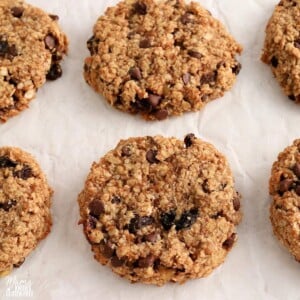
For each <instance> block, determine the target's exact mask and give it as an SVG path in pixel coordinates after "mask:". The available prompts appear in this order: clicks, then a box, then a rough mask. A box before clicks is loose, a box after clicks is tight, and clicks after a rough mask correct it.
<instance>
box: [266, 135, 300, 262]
mask: <svg viewBox="0 0 300 300" xmlns="http://www.w3.org/2000/svg"><path fill="white" fill-rule="evenodd" d="M269 190H270V195H271V196H272V198H273V202H272V204H271V208H270V218H271V222H272V225H273V232H274V234H275V235H276V237H277V238H278V239H279V240H280V241H281V242H282V244H283V245H284V246H285V247H287V248H288V250H289V251H290V253H292V255H293V256H294V257H295V258H296V260H297V261H299V262H300V240H299V236H300V213H299V209H300V139H298V140H295V141H294V143H293V144H292V145H291V146H289V147H287V148H286V149H285V150H284V151H283V152H281V153H280V154H279V156H278V159H277V161H276V162H275V163H274V164H273V167H272V173H271V178H270V188H269Z"/></svg>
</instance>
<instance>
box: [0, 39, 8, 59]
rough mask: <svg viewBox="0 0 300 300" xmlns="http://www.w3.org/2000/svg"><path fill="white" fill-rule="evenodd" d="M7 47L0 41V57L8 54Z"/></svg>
mask: <svg viewBox="0 0 300 300" xmlns="http://www.w3.org/2000/svg"><path fill="white" fill-rule="evenodd" d="M8 50H9V45H8V42H7V41H0V57H1V56H2V57H3V56H5V55H6V54H7V53H8Z"/></svg>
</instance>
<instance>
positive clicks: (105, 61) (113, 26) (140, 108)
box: [84, 0, 242, 120]
mask: <svg viewBox="0 0 300 300" xmlns="http://www.w3.org/2000/svg"><path fill="white" fill-rule="evenodd" d="M87 46H88V49H89V51H90V53H91V56H90V57H87V58H86V60H85V65H84V76H85V79H86V81H87V83H88V84H89V85H90V86H92V87H93V88H94V89H95V91H97V92H98V93H100V94H102V95H103V96H104V97H105V98H106V100H107V101H108V103H109V104H110V105H112V106H114V107H116V108H118V109H120V110H122V111H125V112H129V113H140V114H141V115H142V117H143V118H145V119H147V120H162V119H165V118H167V117H168V116H171V115H180V114H182V113H184V112H188V111H197V110H200V109H202V108H203V107H204V105H205V104H206V103H208V102H209V101H211V100H213V99H216V98H219V97H221V96H223V95H224V92H226V91H228V90H230V89H231V87H232V85H233V84H234V82H235V80H236V76H237V74H238V73H239V71H240V69H241V65H240V63H239V62H238V61H237V60H236V55H237V54H240V53H241V51H242V47H241V46H240V45H239V44H238V43H237V42H236V41H235V40H234V39H233V37H232V36H231V35H230V34H229V33H228V32H227V31H226V29H225V28H224V26H223V25H222V24H221V23H220V22H219V21H218V20H216V19H215V18H213V17H212V16H211V14H210V12H208V11H207V10H206V9H204V8H203V7H202V6H200V5H199V4H198V3H195V2H192V3H190V4H186V3H185V2H184V1H183V0H162V1H156V0H125V1H122V2H120V3H119V4H118V5H116V6H115V7H110V8H108V9H107V11H106V13H105V14H104V16H101V17H100V18H99V19H98V21H97V23H96V24H95V26H94V33H93V36H92V37H91V38H90V39H89V40H88V42H87Z"/></svg>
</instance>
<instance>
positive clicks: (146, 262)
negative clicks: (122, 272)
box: [138, 254, 155, 268]
mask: <svg viewBox="0 0 300 300" xmlns="http://www.w3.org/2000/svg"><path fill="white" fill-rule="evenodd" d="M154 261H155V256H154V255H153V254H149V255H148V256H146V257H144V258H140V259H139V261H138V266H139V267H140V268H148V267H151V266H153V264H154Z"/></svg>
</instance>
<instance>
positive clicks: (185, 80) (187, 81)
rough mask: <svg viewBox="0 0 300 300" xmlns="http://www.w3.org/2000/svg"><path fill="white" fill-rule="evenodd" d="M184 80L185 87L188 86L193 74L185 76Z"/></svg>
mask: <svg viewBox="0 0 300 300" xmlns="http://www.w3.org/2000/svg"><path fill="white" fill-rule="evenodd" d="M182 80H183V83H184V84H185V85H187V84H188V83H189V82H190V80H191V74H190V73H185V74H183V76H182Z"/></svg>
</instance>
